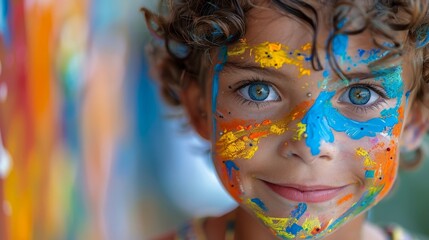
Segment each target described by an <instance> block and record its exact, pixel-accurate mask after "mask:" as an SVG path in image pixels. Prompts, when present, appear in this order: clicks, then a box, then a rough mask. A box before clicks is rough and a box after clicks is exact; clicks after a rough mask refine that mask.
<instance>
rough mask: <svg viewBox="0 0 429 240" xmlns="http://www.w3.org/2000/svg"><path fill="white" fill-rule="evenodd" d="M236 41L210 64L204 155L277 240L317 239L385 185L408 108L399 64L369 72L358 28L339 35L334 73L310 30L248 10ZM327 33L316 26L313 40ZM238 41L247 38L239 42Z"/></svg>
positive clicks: (372, 52) (370, 52)
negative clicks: (316, 63)
mask: <svg viewBox="0 0 429 240" xmlns="http://www.w3.org/2000/svg"><path fill="white" fill-rule="evenodd" d="M249 16H251V17H249V18H248V19H250V20H249V22H248V23H247V29H248V32H247V33H246V36H245V39H243V40H242V41H241V42H240V43H237V44H235V45H233V46H229V47H228V49H226V48H225V49H223V50H220V54H219V55H220V57H219V60H218V64H217V65H216V66H213V68H214V70H213V72H214V77H213V85H210V84H208V85H209V87H212V86H213V89H211V90H213V92H212V93H213V103H212V106H210V108H211V107H213V110H212V111H213V112H212V118H213V128H212V129H213V132H212V136H213V137H212V139H213V152H214V154H213V155H214V161H215V164H216V168H217V171H218V172H219V174H220V176H221V179H222V182H223V184H224V185H225V187H226V188H227V190H228V191H229V192H230V194H231V195H232V196H233V197H234V198H235V199H236V200H237V201H238V202H240V204H241V206H243V207H244V208H246V209H247V210H248V211H250V212H251V213H252V214H254V215H255V216H256V217H257V218H259V219H260V220H261V221H262V222H263V223H264V224H265V225H266V226H267V227H269V228H270V229H271V230H272V231H273V232H274V233H275V234H276V235H277V236H278V237H281V238H284V239H293V238H306V237H312V236H324V235H326V234H328V233H330V232H332V231H333V230H335V229H336V228H338V227H339V226H341V225H342V224H343V223H346V222H347V221H349V220H351V219H352V218H353V217H354V216H356V215H358V214H359V213H361V212H362V211H364V210H366V209H368V208H369V207H370V206H372V205H374V204H375V203H376V202H378V201H379V200H380V199H382V198H383V197H384V196H385V195H386V194H387V193H388V191H389V190H390V188H391V186H392V184H393V182H394V181H395V178H396V174H397V166H398V150H397V148H398V143H399V139H400V134H401V131H402V124H403V121H404V116H405V115H406V113H407V112H408V106H409V104H407V101H408V95H409V94H408V93H407V91H408V90H407V89H408V88H409V86H408V85H409V84H410V83H409V82H407V81H403V79H402V78H403V76H410V73H409V71H410V70H409V66H406V65H405V64H403V65H399V66H396V67H390V68H383V69H377V70H374V69H369V68H368V64H369V63H370V62H372V61H374V60H376V59H378V58H380V57H381V56H382V55H383V54H385V53H383V52H382V51H380V49H378V48H376V47H375V46H373V45H371V44H372V42H371V41H368V39H369V38H370V36H369V35H368V34H366V33H365V32H364V33H362V34H360V35H359V36H356V37H347V36H343V35H340V36H338V37H337V39H335V40H334V41H333V44H334V46H333V47H334V48H335V50H334V54H335V58H336V59H337V61H338V63H339V65H340V67H341V69H342V70H343V71H344V72H345V73H346V74H347V76H349V79H348V80H344V79H343V80H342V79H339V78H338V76H337V75H336V74H335V72H334V70H332V68H331V67H330V65H329V63H328V61H327V60H326V58H325V56H326V52H324V51H323V49H324V46H318V47H317V48H318V51H319V54H320V56H321V62H322V65H323V69H324V70H323V71H315V70H314V69H313V68H312V65H311V52H310V49H311V44H310V41H311V33H309V31H308V30H307V29H306V28H305V25H303V24H301V23H298V22H297V21H295V20H291V18H289V17H286V16H284V15H281V14H279V13H278V12H276V11H274V10H272V9H271V10H270V9H258V8H255V9H253V10H251V11H250V12H249ZM328 37H329V31H328V30H326V28H321V31H320V32H319V39H318V43H319V44H320V45H323V43H325V42H326V40H327V38H328ZM246 39H247V40H246Z"/></svg>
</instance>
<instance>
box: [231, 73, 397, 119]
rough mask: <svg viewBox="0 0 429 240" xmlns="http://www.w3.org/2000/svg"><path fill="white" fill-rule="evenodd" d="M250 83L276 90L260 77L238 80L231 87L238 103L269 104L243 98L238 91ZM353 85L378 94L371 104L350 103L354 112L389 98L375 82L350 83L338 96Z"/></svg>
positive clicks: (371, 106) (376, 105) (378, 104)
mask: <svg viewBox="0 0 429 240" xmlns="http://www.w3.org/2000/svg"><path fill="white" fill-rule="evenodd" d="M252 83H264V84H267V85H269V86H271V87H273V88H274V90H276V88H275V85H273V84H272V83H271V82H269V81H266V80H262V79H259V78H256V77H255V78H252V79H250V80H244V81H240V82H239V83H237V86H235V87H233V91H234V93H235V94H234V97H235V99H236V100H237V101H238V102H239V103H240V104H242V105H245V104H247V105H248V106H254V107H257V108H258V109H260V108H263V107H266V106H267V105H269V104H270V103H271V102H272V101H267V102H257V101H251V100H248V99H245V98H244V97H243V96H242V95H241V94H240V93H239V92H238V91H239V90H240V89H241V88H243V87H245V86H247V85H250V84H252ZM353 87H365V88H369V89H371V90H372V91H374V92H375V93H377V94H378V95H379V98H378V99H377V100H376V102H375V103H373V104H371V105H368V106H359V105H353V104H350V105H351V106H352V107H351V108H353V111H354V112H357V113H359V112H365V113H367V112H368V110H379V109H380V107H381V106H382V105H383V104H386V103H387V101H386V100H387V99H389V98H388V97H387V94H386V93H385V92H384V91H383V90H381V89H380V88H381V87H379V86H378V85H376V84H372V83H359V84H353V85H350V86H348V87H347V88H345V89H344V90H343V91H341V94H340V96H342V95H343V94H344V93H345V92H346V91H347V90H349V89H351V88H353ZM276 91H277V90H276ZM277 94H278V95H279V100H278V101H281V96H280V94H279V93H278V91H277Z"/></svg>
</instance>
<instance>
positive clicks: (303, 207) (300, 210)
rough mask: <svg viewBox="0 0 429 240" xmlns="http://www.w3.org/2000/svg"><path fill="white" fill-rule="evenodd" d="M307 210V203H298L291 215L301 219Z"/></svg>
mask: <svg viewBox="0 0 429 240" xmlns="http://www.w3.org/2000/svg"><path fill="white" fill-rule="evenodd" d="M305 211H307V204H306V203H298V206H297V207H296V208H295V209H294V210H293V211H292V212H291V217H293V218H296V219H300V218H301V217H302V215H304V213H305Z"/></svg>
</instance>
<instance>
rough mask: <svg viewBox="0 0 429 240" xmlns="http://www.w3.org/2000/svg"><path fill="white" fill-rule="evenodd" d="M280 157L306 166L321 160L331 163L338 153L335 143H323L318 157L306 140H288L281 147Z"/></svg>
mask: <svg viewBox="0 0 429 240" xmlns="http://www.w3.org/2000/svg"><path fill="white" fill-rule="evenodd" d="M279 152H280V155H281V156H282V157H284V158H286V159H297V160H300V161H303V162H304V163H306V164H313V163H315V162H317V161H319V160H325V161H331V160H333V159H334V158H335V155H336V153H337V151H336V149H335V145H334V144H333V143H326V142H322V143H321V145H320V152H319V153H318V154H316V155H313V154H312V153H311V149H310V148H309V147H308V146H307V144H306V138H302V139H301V140H294V139H288V140H287V141H284V142H283V143H281V144H280V146H279Z"/></svg>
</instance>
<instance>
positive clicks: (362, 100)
mask: <svg viewBox="0 0 429 240" xmlns="http://www.w3.org/2000/svg"><path fill="white" fill-rule="evenodd" d="M379 98H380V94H379V93H377V92H375V91H374V90H373V89H371V88H370V87H367V86H362V85H358V86H352V87H350V88H348V89H347V91H345V92H344V93H343V94H342V95H341V96H340V98H339V99H338V100H339V102H346V103H351V104H353V105H356V106H361V107H365V106H370V105H372V104H374V103H375V102H376V101H377V100H378V99H379Z"/></svg>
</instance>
